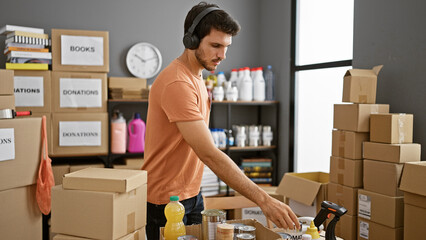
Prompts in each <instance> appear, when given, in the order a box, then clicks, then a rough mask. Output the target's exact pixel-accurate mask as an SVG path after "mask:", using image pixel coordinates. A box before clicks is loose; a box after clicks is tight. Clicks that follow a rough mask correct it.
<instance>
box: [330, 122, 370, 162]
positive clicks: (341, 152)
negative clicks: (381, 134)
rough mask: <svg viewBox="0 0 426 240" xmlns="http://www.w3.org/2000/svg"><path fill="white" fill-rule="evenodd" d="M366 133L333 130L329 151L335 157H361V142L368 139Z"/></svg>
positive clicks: (368, 136)
mask: <svg viewBox="0 0 426 240" xmlns="http://www.w3.org/2000/svg"><path fill="white" fill-rule="evenodd" d="M369 138H370V135H369V134H368V133H359V132H351V131H342V130H336V129H334V130H333V134H332V147H331V150H332V151H331V153H332V155H333V156H335V157H342V158H348V159H362V143H363V142H365V141H368V139H369Z"/></svg>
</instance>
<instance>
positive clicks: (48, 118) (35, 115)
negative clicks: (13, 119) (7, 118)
mask: <svg viewBox="0 0 426 240" xmlns="http://www.w3.org/2000/svg"><path fill="white" fill-rule="evenodd" d="M43 116H46V132H47V151H48V154H49V156H51V155H53V152H52V151H53V144H52V113H41V112H34V113H31V115H30V116H21V117H19V118H38V119H41V118H42V117H43Z"/></svg>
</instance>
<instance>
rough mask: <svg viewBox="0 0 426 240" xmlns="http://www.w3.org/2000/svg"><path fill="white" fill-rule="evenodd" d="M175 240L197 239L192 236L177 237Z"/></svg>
mask: <svg viewBox="0 0 426 240" xmlns="http://www.w3.org/2000/svg"><path fill="white" fill-rule="evenodd" d="M177 240H198V238H196V237H195V236H192V235H184V236H180V237H178V238H177Z"/></svg>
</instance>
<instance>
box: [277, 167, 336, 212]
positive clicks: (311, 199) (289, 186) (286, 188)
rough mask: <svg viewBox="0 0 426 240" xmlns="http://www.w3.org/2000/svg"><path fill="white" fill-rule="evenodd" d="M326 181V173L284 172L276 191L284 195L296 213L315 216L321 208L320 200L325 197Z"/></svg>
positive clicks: (327, 180) (327, 178)
mask: <svg viewBox="0 0 426 240" xmlns="http://www.w3.org/2000/svg"><path fill="white" fill-rule="evenodd" d="M328 182H329V174H328V173H323V172H308V173H286V174H284V177H283V178H282V180H281V182H280V184H279V186H278V188H277V190H276V193H278V194H280V195H283V196H285V197H286V200H287V204H288V205H289V206H290V207H291V209H292V210H293V212H294V213H295V214H296V215H298V216H310V217H315V216H316V215H317V213H318V212H319V211H320V210H321V203H322V201H324V200H325V199H326V198H327V184H328Z"/></svg>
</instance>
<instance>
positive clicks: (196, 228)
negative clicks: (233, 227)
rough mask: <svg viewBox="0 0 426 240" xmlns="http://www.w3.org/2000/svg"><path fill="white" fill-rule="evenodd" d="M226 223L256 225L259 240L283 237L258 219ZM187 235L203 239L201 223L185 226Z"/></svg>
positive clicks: (162, 229)
mask: <svg viewBox="0 0 426 240" xmlns="http://www.w3.org/2000/svg"><path fill="white" fill-rule="evenodd" d="M226 223H243V224H245V225H250V226H254V227H255V228H256V239H257V240H278V239H281V236H280V235H279V234H278V233H276V232H273V231H272V230H271V229H269V228H266V227H265V226H263V225H262V224H260V223H259V222H258V221H256V220H254V219H242V220H230V221H226ZM185 229H186V235H193V236H194V237H196V238H198V239H200V240H201V239H203V238H202V237H203V231H202V226H201V224H197V225H190V226H185ZM160 239H161V240H165V238H164V227H162V228H160Z"/></svg>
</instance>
